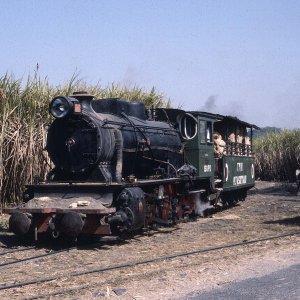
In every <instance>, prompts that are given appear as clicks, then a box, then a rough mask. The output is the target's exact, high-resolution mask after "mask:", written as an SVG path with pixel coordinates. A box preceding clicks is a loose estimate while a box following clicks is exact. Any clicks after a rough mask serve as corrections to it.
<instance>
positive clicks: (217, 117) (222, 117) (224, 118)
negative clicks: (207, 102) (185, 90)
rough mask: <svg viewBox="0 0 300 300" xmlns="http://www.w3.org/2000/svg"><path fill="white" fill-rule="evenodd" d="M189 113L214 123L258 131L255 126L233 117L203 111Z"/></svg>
mask: <svg viewBox="0 0 300 300" xmlns="http://www.w3.org/2000/svg"><path fill="white" fill-rule="evenodd" d="M190 113H192V114H193V115H202V116H205V117H208V118H212V119H215V120H216V121H229V122H232V123H235V124H240V125H244V126H246V127H249V128H254V129H259V127H258V126H256V125H255V124H251V123H248V122H245V121H242V120H240V119H239V118H237V117H233V116H225V115H220V114H213V113H209V112H203V111H191V112H190Z"/></svg>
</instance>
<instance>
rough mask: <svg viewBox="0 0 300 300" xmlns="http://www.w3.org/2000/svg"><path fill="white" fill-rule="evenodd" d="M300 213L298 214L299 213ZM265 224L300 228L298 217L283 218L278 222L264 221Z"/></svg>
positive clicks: (299, 218)
mask: <svg viewBox="0 0 300 300" xmlns="http://www.w3.org/2000/svg"><path fill="white" fill-rule="evenodd" d="M299 213H300V212H299ZM264 223H265V224H279V225H286V226H300V216H297V217H294V218H285V219H280V220H273V221H265V222H264Z"/></svg>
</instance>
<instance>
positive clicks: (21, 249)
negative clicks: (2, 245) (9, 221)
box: [0, 246, 36, 256]
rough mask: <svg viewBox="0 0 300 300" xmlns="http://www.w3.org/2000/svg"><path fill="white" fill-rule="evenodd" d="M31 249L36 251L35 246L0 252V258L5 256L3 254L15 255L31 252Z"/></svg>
mask: <svg viewBox="0 0 300 300" xmlns="http://www.w3.org/2000/svg"><path fill="white" fill-rule="evenodd" d="M32 249H36V246H30V247H24V248H18V249H10V250H7V251H3V252H0V256H2V255H5V254H10V253H15V252H21V251H27V250H32Z"/></svg>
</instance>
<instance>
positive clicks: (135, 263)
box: [0, 231, 300, 299]
mask: <svg viewBox="0 0 300 300" xmlns="http://www.w3.org/2000/svg"><path fill="white" fill-rule="evenodd" d="M295 235H300V231H294V232H287V233H284V234H280V235H276V236H267V237H263V238H259V239H252V240H248V241H242V242H237V243H230V244H225V245H219V246H214V247H208V248H201V249H196V250H193V251H186V252H182V253H177V254H171V255H165V256H160V257H156V258H150V259H145V260H140V261H127V262H124V263H121V264H115V265H112V266H109V267H99V268H93V269H85V270H81V271H73V272H69V273H64V274H59V275H53V276H47V277H40V278H35V279H32V280H27V281H21V282H16V283H13V284H4V285H1V286H0V290H8V289H13V288H20V287H24V286H28V285H34V284H41V283H46V282H50V281H54V280H60V279H63V278H71V277H77V276H82V275H88V274H92V273H105V272H108V271H114V270H119V269H125V268H130V267H136V266H139V265H145V264H155V263H158V262H161V261H168V260H175V259H178V258H182V257H190V256H192V255H196V254H201V253H208V252H214V251H219V250H223V249H230V248H237V247H244V246H248V245H252V244H256V243H260V242H267V241H272V240H277V239H281V238H285V237H290V236H295ZM74 248H75V247H74ZM69 250H70V249H69ZM63 251H64V250H61V251H57V252H56V253H53V254H58V253H61V252H63ZM45 256H46V255H44V256H42V255H39V256H36V257H32V258H31V259H37V258H40V257H45ZM29 259H30V258H28V259H27V260H29ZM88 287H91V284H85V285H81V286H80V287H76V288H70V289H63V290H58V291H57V290H56V291H54V292H51V293H45V294H38V295H36V296H31V297H29V298H24V299H37V298H45V297H50V296H53V295H59V294H66V293H69V292H72V291H76V290H79V289H84V288H88Z"/></svg>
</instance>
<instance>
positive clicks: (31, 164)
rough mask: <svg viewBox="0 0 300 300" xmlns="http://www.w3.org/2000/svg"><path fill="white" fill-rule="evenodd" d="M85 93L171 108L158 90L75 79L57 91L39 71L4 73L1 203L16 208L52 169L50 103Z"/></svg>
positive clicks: (0, 111) (0, 95) (0, 118)
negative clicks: (27, 188) (48, 150)
mask: <svg viewBox="0 0 300 300" xmlns="http://www.w3.org/2000/svg"><path fill="white" fill-rule="evenodd" d="M78 90H81V91H82V90H85V91H87V92H89V93H90V94H92V95H95V96H96V97H97V98H109V97H120V98H123V99H127V100H128V101H142V102H144V103H145V105H146V107H152V106H153V107H169V106H170V102H169V101H167V100H166V99H165V97H164V95H163V94H161V93H160V92H158V91H157V90H156V89H155V88H152V89H151V90H150V91H147V90H145V89H143V88H141V87H138V86H132V87H127V86H123V85H121V84H116V83H112V84H111V85H108V86H105V87H102V86H100V84H96V85H89V84H88V83H86V82H84V81H83V80H81V79H79V78H78V76H77V75H76V74H75V75H74V76H72V78H71V79H70V80H69V81H68V82H66V83H65V84H62V85H59V86H53V85H51V84H50V83H49V81H48V79H47V78H43V79H42V78H40V77H39V75H38V73H37V72H36V73H35V74H34V76H29V77H28V78H27V79H26V80H24V79H16V78H15V77H14V76H13V75H10V74H5V75H3V76H2V77H0V204H1V205H6V204H12V203H18V202H20V200H21V197H22V193H23V191H24V185H25V184H30V183H33V181H34V179H35V178H36V177H37V178H40V179H45V176H46V174H47V172H48V171H49V170H50V168H51V162H50V160H49V158H48V156H47V153H46V152H45V151H44V150H43V149H44V147H45V144H46V133H47V126H48V125H49V124H50V122H51V117H50V115H49V114H48V105H49V102H50V101H51V100H52V99H53V98H54V97H55V96H58V95H71V94H72V93H73V92H74V91H78Z"/></svg>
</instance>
